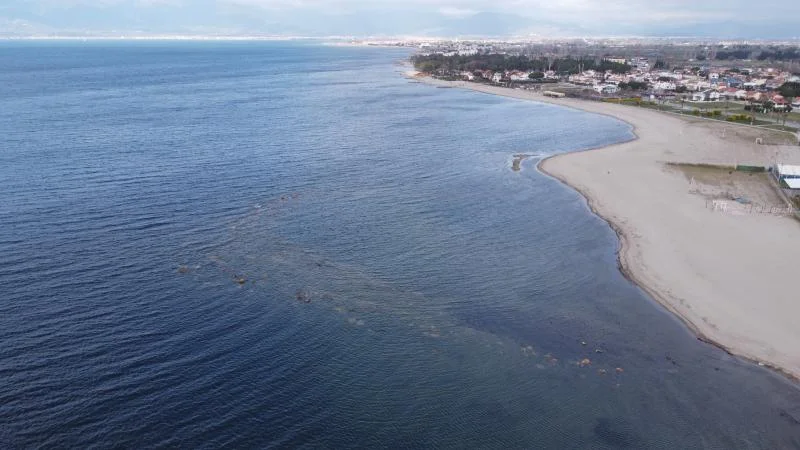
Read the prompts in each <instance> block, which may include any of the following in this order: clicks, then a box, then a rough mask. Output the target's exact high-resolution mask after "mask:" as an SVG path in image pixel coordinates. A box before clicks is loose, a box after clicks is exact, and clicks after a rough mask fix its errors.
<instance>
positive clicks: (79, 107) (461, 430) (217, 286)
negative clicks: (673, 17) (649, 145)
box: [0, 42, 800, 449]
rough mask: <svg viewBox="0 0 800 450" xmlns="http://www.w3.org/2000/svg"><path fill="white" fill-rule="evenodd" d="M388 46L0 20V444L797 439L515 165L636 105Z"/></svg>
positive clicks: (546, 187)
mask: <svg viewBox="0 0 800 450" xmlns="http://www.w3.org/2000/svg"><path fill="white" fill-rule="evenodd" d="M409 54H410V53H409V50H406V49H397V48H394V49H387V48H348V47H334V46H325V45H321V44H319V43H313V42H292V43H286V42H283V43H266V42H222V43H210V42H183V43H180V42H143V43H142V42H139V43H130V42H5V43H0V102H2V103H0V105H2V106H1V107H0V294H1V295H0V447H2V448H87V447H94V448H111V447H114V448H154V447H158V448H165V447H168V448H219V447H229V448H331V449H339V448H456V449H464V448H502V449H508V448H559V449H562V448H563V449H568V448H580V449H583V448H598V449H605V448H607V449H611V448H632V449H644V448H663V449H689V448H718V449H733V448H737V449H739V448H742V449H745V448H752V449H757V448H758V449H761V448H765V449H786V448H800V389H798V385H797V384H795V383H793V382H790V381H788V380H785V379H784V378H783V377H781V376H779V375H776V374H774V373H772V372H770V371H768V370H766V369H765V368H762V367H758V366H757V365H755V364H753V363H750V362H747V361H743V360H741V359H739V358H736V357H732V356H730V355H728V354H726V353H725V352H724V351H722V350H720V349H717V348H715V347H713V346H710V345H707V344H704V343H702V342H700V341H698V340H697V339H696V338H695V336H693V335H692V333H691V332H690V331H689V330H688V329H687V328H686V327H685V326H684V325H682V324H681V323H680V322H679V321H678V320H676V319H675V318H674V317H673V316H671V315H670V314H669V313H667V312H666V311H665V310H664V309H663V308H661V307H660V306H659V305H657V304H656V303H655V302H654V301H653V300H652V299H650V298H649V297H648V296H647V295H646V294H645V293H643V292H642V291H641V290H640V289H639V288H637V287H636V286H635V285H633V284H632V283H631V282H630V281H628V280H627V279H625V278H624V276H623V275H622V274H621V273H620V272H619V270H618V267H617V260H616V251H617V247H618V241H617V238H616V236H615V234H614V232H613V231H612V230H611V229H610V228H609V226H608V225H607V224H606V223H605V222H604V221H603V220H601V219H600V218H598V217H596V216H594V215H593V214H592V213H591V212H590V211H589V209H588V208H587V206H586V203H585V201H584V200H583V199H582V198H581V197H580V196H579V195H578V194H577V193H576V192H574V191H572V190H571V189H569V188H568V187H566V186H564V185H562V184H561V183H559V182H557V181H555V180H553V179H550V178H548V177H547V176H545V175H543V174H541V173H540V172H538V171H537V169H536V164H537V162H538V161H539V160H540V159H541V158H543V157H546V156H548V155H553V154H556V153H561V152H570V151H577V150H581V149H586V148H591V147H597V146H602V145H606V144H610V143H615V142H620V141H624V140H628V139H631V138H632V132H631V129H630V128H629V127H628V126H627V125H625V124H623V123H621V122H618V121H615V120H613V119H611V118H608V117H601V116H596V115H590V114H587V113H583V112H579V111H574V110H569V109H564V108H560V107H556V106H551V105H545V104H538V103H533V102H524V101H518V100H512V99H507V98H499V97H493V96H489V95H485V94H480V93H475V92H468V91H462V90H457V89H441V88H435V87H431V86H428V85H423V84H419V83H415V82H413V81H410V80H407V79H405V78H404V77H403V76H402V73H403V71H404V70H407V68H406V67H404V66H402V62H403V61H404V60H407V58H408V56H409ZM516 154H525V155H529V157H528V158H527V159H525V160H524V161H523V163H522V166H521V170H519V171H515V170H512V160H513V158H514V155H516Z"/></svg>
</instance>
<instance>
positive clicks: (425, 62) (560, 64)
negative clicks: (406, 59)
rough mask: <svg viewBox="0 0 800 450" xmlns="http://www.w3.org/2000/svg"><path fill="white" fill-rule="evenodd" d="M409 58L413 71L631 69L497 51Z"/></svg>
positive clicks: (610, 63) (586, 60)
mask: <svg viewBox="0 0 800 450" xmlns="http://www.w3.org/2000/svg"><path fill="white" fill-rule="evenodd" d="M411 60H412V62H413V63H414V67H415V68H416V69H417V70H419V71H420V72H426V73H452V72H461V71H468V72H474V71H476V70H491V71H494V72H500V71H508V70H522V71H526V72H530V71H533V72H545V71H548V70H553V71H555V72H556V73H559V74H576V73H580V72H581V71H584V70H597V71H603V72H604V71H606V70H610V71H612V72H614V73H627V72H628V71H630V70H631V66H630V65H628V64H621V63H618V62H613V61H609V60H607V59H601V60H596V59H594V58H587V57H581V58H572V57H566V58H544V57H528V56H513V55H504V54H500V53H486V54H477V55H453V56H445V55H442V54H430V55H415V56H413V57H412V58H411Z"/></svg>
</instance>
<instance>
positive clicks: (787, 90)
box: [778, 81, 800, 98]
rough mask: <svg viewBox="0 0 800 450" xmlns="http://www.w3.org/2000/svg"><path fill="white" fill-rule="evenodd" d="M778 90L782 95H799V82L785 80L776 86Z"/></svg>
mask: <svg viewBox="0 0 800 450" xmlns="http://www.w3.org/2000/svg"><path fill="white" fill-rule="evenodd" d="M778 92H779V93H780V94H781V95H782V96H784V97H787V98H788V97H800V83H798V82H792V81H787V82H786V83H783V84H782V85H781V87H779V88H778Z"/></svg>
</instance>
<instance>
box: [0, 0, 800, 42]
mask: <svg viewBox="0 0 800 450" xmlns="http://www.w3.org/2000/svg"><path fill="white" fill-rule="evenodd" d="M134 32H136V33H142V34H210V35H211V34H232V35H253V34H259V35H286V36H333V35H346V36H440V37H469V36H475V37H477V36H487V37H500V36H518V37H525V36H545V37H547V36H553V37H562V36H699V37H720V38H792V37H800V0H762V1H753V0H746V1H745V0H658V1H654V0H603V1H598V0H0V34H15V35H26V34H28V35H34V34H43V33H89V34H91V33H134Z"/></svg>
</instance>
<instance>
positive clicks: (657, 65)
mask: <svg viewBox="0 0 800 450" xmlns="http://www.w3.org/2000/svg"><path fill="white" fill-rule="evenodd" d="M667 68H668V67H667V63H665V62H664V61H662V60H660V59H657V60H656V63H655V64H653V69H667Z"/></svg>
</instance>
